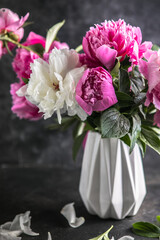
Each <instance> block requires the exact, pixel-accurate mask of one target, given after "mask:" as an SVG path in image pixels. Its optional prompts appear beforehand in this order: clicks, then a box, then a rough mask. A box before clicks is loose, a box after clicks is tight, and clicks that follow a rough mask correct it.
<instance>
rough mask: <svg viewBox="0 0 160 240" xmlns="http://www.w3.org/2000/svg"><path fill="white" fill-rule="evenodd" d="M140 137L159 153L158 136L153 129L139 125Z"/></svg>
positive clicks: (159, 138) (159, 139)
mask: <svg viewBox="0 0 160 240" xmlns="http://www.w3.org/2000/svg"><path fill="white" fill-rule="evenodd" d="M140 139H141V140H142V141H143V142H144V143H145V144H147V145H148V146H149V147H151V148H153V149H154V150H155V151H156V152H158V153H159V154H160V137H159V136H158V135H157V133H156V132H155V131H154V130H153V129H149V128H148V129H147V128H145V127H144V126H143V125H142V126H141V134H140Z"/></svg>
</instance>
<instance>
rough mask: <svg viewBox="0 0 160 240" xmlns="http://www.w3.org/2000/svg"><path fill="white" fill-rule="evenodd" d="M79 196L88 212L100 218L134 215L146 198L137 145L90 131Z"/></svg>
mask: <svg viewBox="0 0 160 240" xmlns="http://www.w3.org/2000/svg"><path fill="white" fill-rule="evenodd" d="M79 191H80V195H81V197H82V200H83V202H84V204H85V206H86V208H87V210H88V212H89V213H91V214H94V215H98V216H99V217H101V218H114V219H123V218H125V217H126V216H134V215H135V214H136V213H137V212H138V210H139V208H140V206H141V204H142V202H143V199H144V197H145V195H146V185H145V179H144V172H143V165H142V157H141V153H140V150H139V147H138V146H137V145H136V146H135V148H134V150H133V152H132V153H131V155H130V154H129V147H128V146H127V145H126V144H125V143H123V142H122V141H121V140H119V139H116V138H110V139H107V138H105V139H102V138H101V135H100V134H99V133H96V132H89V133H88V137H87V141H86V145H85V150H84V156H83V163H82V170H81V177H80V186H79Z"/></svg>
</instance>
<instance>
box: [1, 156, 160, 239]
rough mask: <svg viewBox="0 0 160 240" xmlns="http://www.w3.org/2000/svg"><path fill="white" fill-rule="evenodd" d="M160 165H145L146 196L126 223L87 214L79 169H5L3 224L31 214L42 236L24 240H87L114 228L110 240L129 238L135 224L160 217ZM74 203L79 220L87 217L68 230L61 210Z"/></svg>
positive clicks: (2, 184)
mask: <svg viewBox="0 0 160 240" xmlns="http://www.w3.org/2000/svg"><path fill="white" fill-rule="evenodd" d="M157 164H158V161H157V162H155V163H154V164H146V167H145V175H146V182H147V191H148V193H147V196H146V198H145V200H144V202H143V204H142V207H141V208H140V210H139V212H138V214H137V215H136V216H135V217H128V218H126V219H124V220H102V219H99V218H98V217H96V216H92V215H90V214H88V213H87V211H86V209H85V207H84V206H83V203H82V201H81V198H80V195H79V192H78V185H79V177H80V169H72V170H71V169H70V170H69V169H60V168H4V169H0V224H3V223H5V222H7V221H10V220H12V219H13V218H14V216H15V215H16V214H19V213H24V212H25V211H27V210H30V211H31V216H32V225H31V226H32V229H33V230H34V231H35V232H39V233H40V236H37V237H30V236H26V235H24V236H23V238H22V239H23V240H29V239H33V240H35V239H37V240H47V232H51V234H52V237H53V240H63V239H64V240H69V239H70V240H72V239H74V240H88V239H90V238H92V237H95V236H97V235H99V234H100V233H103V232H105V231H106V230H107V229H108V228H110V226H111V225H114V228H113V230H112V231H111V234H110V237H111V236H114V237H115V239H118V238H120V237H122V236H124V235H130V236H133V237H135V239H139V240H141V239H142V240H143V239H146V238H143V237H138V236H135V235H134V234H133V233H132V231H131V226H132V223H134V222H136V221H150V222H154V221H155V218H156V215H158V214H159V215H160V174H159V169H160V168H159V166H160V165H157ZM71 202H75V209H76V213H77V216H83V217H85V220H86V222H85V224H84V225H82V226H81V227H79V228H77V229H73V228H71V227H69V225H68V223H67V221H66V219H65V218H64V217H63V216H62V215H61V214H60V210H61V208H62V207H63V206H64V205H65V204H67V203H71Z"/></svg>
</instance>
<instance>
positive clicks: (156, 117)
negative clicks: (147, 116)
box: [154, 110, 160, 128]
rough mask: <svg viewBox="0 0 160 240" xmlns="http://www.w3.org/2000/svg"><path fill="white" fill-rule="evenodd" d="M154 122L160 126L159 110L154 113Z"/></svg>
mask: <svg viewBox="0 0 160 240" xmlns="http://www.w3.org/2000/svg"><path fill="white" fill-rule="evenodd" d="M154 124H156V125H157V126H158V127H159V128H160V111H158V110H157V112H156V113H155V115H154Z"/></svg>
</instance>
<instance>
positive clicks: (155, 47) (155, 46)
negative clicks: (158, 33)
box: [152, 44, 160, 51]
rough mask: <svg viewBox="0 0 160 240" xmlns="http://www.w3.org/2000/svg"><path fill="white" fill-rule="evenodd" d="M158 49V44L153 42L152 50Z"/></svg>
mask: <svg viewBox="0 0 160 240" xmlns="http://www.w3.org/2000/svg"><path fill="white" fill-rule="evenodd" d="M159 49H160V47H159V46H158V45H156V44H154V45H153V46H152V50H153V51H158V50H159Z"/></svg>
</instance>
